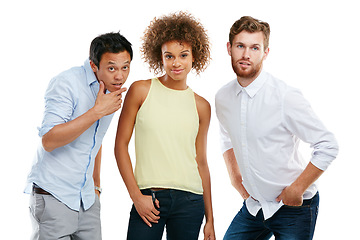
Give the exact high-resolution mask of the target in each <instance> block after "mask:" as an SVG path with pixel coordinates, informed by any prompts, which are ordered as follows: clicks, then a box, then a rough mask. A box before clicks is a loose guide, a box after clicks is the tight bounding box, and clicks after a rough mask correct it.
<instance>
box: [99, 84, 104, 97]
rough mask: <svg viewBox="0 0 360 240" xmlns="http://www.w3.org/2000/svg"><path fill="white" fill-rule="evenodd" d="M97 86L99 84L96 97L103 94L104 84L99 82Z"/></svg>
mask: <svg viewBox="0 0 360 240" xmlns="http://www.w3.org/2000/svg"><path fill="white" fill-rule="evenodd" d="M99 84H100V87H99V92H98V95H99V94H101V93H103V94H105V84H104V82H103V81H99Z"/></svg>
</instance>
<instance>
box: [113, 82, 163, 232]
mask: <svg viewBox="0 0 360 240" xmlns="http://www.w3.org/2000/svg"><path fill="white" fill-rule="evenodd" d="M149 88H150V80H146V81H137V82H134V83H133V84H132V85H131V87H130V89H129V91H128V93H127V95H126V98H125V101H124V107H123V111H122V112H121V114H120V118H119V123H118V130H117V134H116V140H115V158H116V162H117V165H118V168H119V171H120V174H121V177H122V178H123V180H124V183H125V185H126V188H127V189H128V192H129V195H130V198H131V199H132V201H133V203H134V206H135V208H136V211H137V212H138V214H139V215H140V217H141V219H142V220H143V221H144V222H145V223H146V224H147V225H148V226H149V227H151V226H152V223H157V222H158V220H159V219H160V217H159V216H158V215H159V214H160V212H159V211H158V210H157V209H156V208H155V206H154V204H153V201H152V197H151V196H145V195H143V194H142V193H141V191H140V189H139V187H138V185H137V183H136V180H135V176H134V172H133V168H132V164H131V159H130V155H129V151H128V146H129V142H130V139H131V136H132V133H133V129H134V125H135V118H136V115H137V112H138V110H139V108H140V106H141V105H142V103H143V101H144V100H145V98H146V96H147V93H148V91H149ZM155 205H156V207H158V208H159V207H160V204H159V201H158V200H156V201H155Z"/></svg>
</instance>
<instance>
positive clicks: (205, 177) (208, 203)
mask: <svg viewBox="0 0 360 240" xmlns="http://www.w3.org/2000/svg"><path fill="white" fill-rule="evenodd" d="M199 174H200V177H201V180H202V186H203V190H204V193H203V197H204V205H205V217H206V222H211V223H213V222H214V217H213V209H212V200H211V181H210V172H209V168H208V165H207V164H202V165H200V166H199Z"/></svg>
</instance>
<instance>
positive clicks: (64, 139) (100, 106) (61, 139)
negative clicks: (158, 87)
mask: <svg viewBox="0 0 360 240" xmlns="http://www.w3.org/2000/svg"><path fill="white" fill-rule="evenodd" d="M125 91H126V88H121V89H119V90H117V91H115V92H112V93H109V94H105V85H104V83H103V82H102V81H101V82H100V89H99V92H98V94H97V98H96V101H95V105H94V107H92V108H91V109H89V111H87V112H86V113H84V114H83V115H81V116H79V117H77V118H76V119H74V120H72V121H69V122H66V123H62V124H59V125H56V126H55V127H53V128H52V129H51V130H50V131H49V132H47V133H46V134H45V135H44V136H43V137H42V144H43V147H44V149H45V151H47V152H51V151H53V150H54V149H56V148H58V147H62V146H65V145H66V144H68V143H71V142H72V141H74V140H75V139H76V138H78V137H79V136H80V135H81V134H82V133H83V132H85V131H86V130H87V129H88V128H89V127H91V125H92V124H94V123H95V122H96V121H97V120H99V119H100V118H102V117H104V116H106V115H109V114H112V113H114V112H116V111H117V110H118V109H120V107H121V103H122V99H121V98H122V96H121V94H122V93H123V92H125Z"/></svg>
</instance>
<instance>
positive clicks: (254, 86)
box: [235, 71, 266, 98]
mask: <svg viewBox="0 0 360 240" xmlns="http://www.w3.org/2000/svg"><path fill="white" fill-rule="evenodd" d="M265 81H266V73H265V72H264V71H261V73H260V74H259V76H258V77H257V78H256V79H255V80H254V81H253V82H252V83H250V85H249V86H247V87H242V86H241V85H240V84H239V82H238V81H236V82H237V84H236V87H235V91H236V94H237V95H238V94H240V93H241V92H242V91H243V90H244V91H245V92H246V93H247V94H248V95H249V97H250V98H253V97H254V96H255V95H256V93H257V92H258V91H259V90H260V89H261V87H262V86H263V85H264V83H265Z"/></svg>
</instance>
